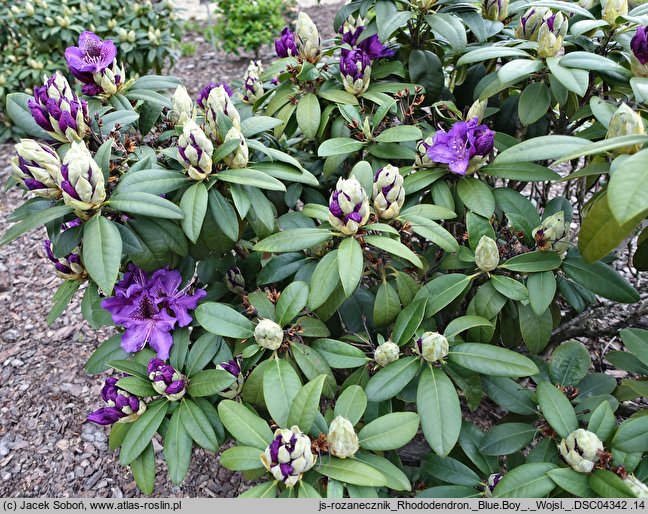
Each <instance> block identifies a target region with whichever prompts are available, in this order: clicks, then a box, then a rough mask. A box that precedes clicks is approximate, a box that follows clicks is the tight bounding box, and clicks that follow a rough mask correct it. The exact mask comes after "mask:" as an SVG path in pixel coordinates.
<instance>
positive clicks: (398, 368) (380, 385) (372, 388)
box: [365, 357, 420, 402]
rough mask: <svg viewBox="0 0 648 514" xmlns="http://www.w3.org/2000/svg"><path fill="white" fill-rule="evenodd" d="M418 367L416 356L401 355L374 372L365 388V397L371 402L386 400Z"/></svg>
mask: <svg viewBox="0 0 648 514" xmlns="http://www.w3.org/2000/svg"><path fill="white" fill-rule="evenodd" d="M419 367H420V360H419V359H418V358H416V357H403V358H401V359H398V360H397V361H396V362H392V363H391V364H389V365H388V366H386V367H384V368H383V369H381V370H380V371H379V372H378V373H376V374H375V375H374V376H373V377H371V380H369V383H368V384H367V387H366V388H365V392H366V393H367V398H368V399H369V401H371V402H381V401H383V400H388V399H389V398H392V397H394V396H396V395H397V394H398V393H400V392H401V391H402V390H403V388H404V387H405V386H406V385H407V384H408V383H409V381H410V380H412V379H413V378H414V377H415V376H416V373H417V372H418V370H419Z"/></svg>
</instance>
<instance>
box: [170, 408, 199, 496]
mask: <svg viewBox="0 0 648 514" xmlns="http://www.w3.org/2000/svg"><path fill="white" fill-rule="evenodd" d="M191 447H192V442H191V436H190V435H189V434H188V433H187V430H186V429H185V427H184V425H183V424H182V421H181V420H180V409H176V410H175V412H174V413H173V415H172V416H171V420H170V421H169V426H168V427H167V431H166V437H165V438H164V460H166V463H167V466H168V467H169V477H170V478H171V481H172V482H173V483H174V484H180V483H181V482H182V481H183V480H184V478H185V476H187V471H189V464H190V463H191Z"/></svg>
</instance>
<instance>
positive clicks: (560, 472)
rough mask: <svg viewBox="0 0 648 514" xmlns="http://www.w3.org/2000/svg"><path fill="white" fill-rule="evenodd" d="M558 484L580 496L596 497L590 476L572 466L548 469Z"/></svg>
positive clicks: (552, 478)
mask: <svg viewBox="0 0 648 514" xmlns="http://www.w3.org/2000/svg"><path fill="white" fill-rule="evenodd" d="M547 475H549V477H550V478H551V480H553V481H554V482H555V483H556V485H558V486H560V487H561V488H562V489H564V490H565V491H567V492H568V493H571V494H573V495H575V496H576V497H578V498H594V496H596V495H595V493H594V491H592V489H591V488H590V486H589V476H588V475H587V474H585V473H579V472H578V471H574V470H573V469H571V468H557V469H551V470H549V471H547Z"/></svg>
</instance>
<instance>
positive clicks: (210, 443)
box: [178, 398, 218, 452]
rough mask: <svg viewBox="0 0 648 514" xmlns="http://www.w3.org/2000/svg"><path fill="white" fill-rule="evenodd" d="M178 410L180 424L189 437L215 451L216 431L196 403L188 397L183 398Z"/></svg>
mask: <svg viewBox="0 0 648 514" xmlns="http://www.w3.org/2000/svg"><path fill="white" fill-rule="evenodd" d="M178 410H179V411H180V419H181V420H182V424H183V425H184V427H185V429H186V430H187V433H188V434H189V435H190V436H191V438H192V439H193V440H194V441H196V443H198V444H199V445H200V446H202V447H203V448H205V449H206V450H210V451H212V452H215V451H217V450H218V438H217V437H216V433H215V432H214V429H213V428H212V426H211V423H210V422H209V419H207V416H205V414H204V413H203V411H202V410H201V409H200V407H199V406H198V404H196V403H195V402H194V401H192V400H190V399H188V398H183V399H182V402H181V403H180V408H179V409H178Z"/></svg>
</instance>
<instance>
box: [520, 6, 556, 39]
mask: <svg viewBox="0 0 648 514" xmlns="http://www.w3.org/2000/svg"><path fill="white" fill-rule="evenodd" d="M552 15H553V13H552V12H551V9H549V8H548V7H531V8H530V9H528V10H527V11H526V12H525V13H524V14H523V15H522V17H521V18H520V20H519V22H518V26H517V29H516V32H515V35H516V36H517V37H518V38H520V39H526V40H527V41H537V40H538V32H540V26H541V25H542V22H543V21H544V20H546V19H547V18H549V17H550V16H552Z"/></svg>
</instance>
